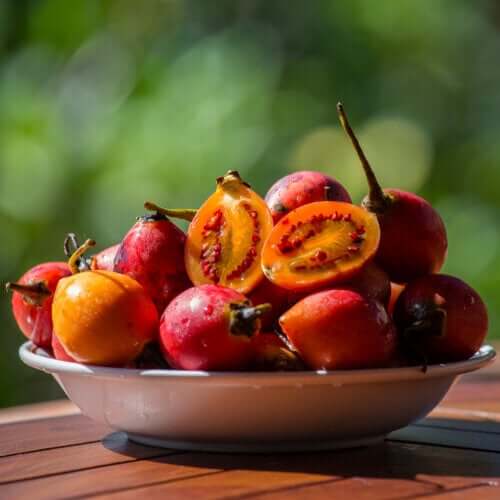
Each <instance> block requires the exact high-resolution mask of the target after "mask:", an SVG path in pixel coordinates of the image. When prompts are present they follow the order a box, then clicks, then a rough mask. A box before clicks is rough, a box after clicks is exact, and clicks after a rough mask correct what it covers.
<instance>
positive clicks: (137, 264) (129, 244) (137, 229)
mask: <svg viewBox="0 0 500 500" xmlns="http://www.w3.org/2000/svg"><path fill="white" fill-rule="evenodd" d="M185 240H186V235H185V234H184V233H183V232H182V231H181V230H180V229H179V228H178V227H177V226H176V225H175V224H173V223H172V222H170V221H169V220H168V219H166V218H159V219H154V218H144V219H141V220H139V221H138V222H137V223H136V224H134V226H133V227H132V228H131V229H130V231H129V232H128V233H127V234H126V235H125V238H124V239H123V241H122V243H121V244H120V246H119V248H118V251H117V252H116V256H115V260H114V266H113V270H114V271H115V272H117V273H122V274H126V275H128V276H130V277H131V278H134V279H135V280H136V281H138V282H139V283H140V284H141V285H142V286H143V287H144V289H145V290H146V292H147V293H148V295H149V296H150V297H151V299H152V300H153V302H154V303H155V305H156V308H157V309H158V312H159V314H162V313H163V311H164V310H165V307H166V306H167V304H169V302H170V301H171V300H172V299H173V298H174V297H176V296H177V295H178V294H179V293H181V292H182V291H184V290H186V289H187V288H188V287H190V286H191V283H190V281H189V279H188V277H187V274H186V269H185V266H184V242H185Z"/></svg>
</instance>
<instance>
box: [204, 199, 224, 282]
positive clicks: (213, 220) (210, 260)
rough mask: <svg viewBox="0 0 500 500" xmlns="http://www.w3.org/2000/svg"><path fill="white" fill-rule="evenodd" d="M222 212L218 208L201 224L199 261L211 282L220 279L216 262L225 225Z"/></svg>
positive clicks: (218, 257)
mask: <svg viewBox="0 0 500 500" xmlns="http://www.w3.org/2000/svg"><path fill="white" fill-rule="evenodd" d="M225 223H226V222H225V218H224V213H223V212H222V210H221V209H220V208H219V209H217V210H216V211H215V212H214V213H213V215H212V216H211V217H210V218H209V219H208V221H207V222H206V223H205V225H204V226H203V231H202V233H201V234H202V243H201V252H200V263H201V270H202V272H203V274H204V275H205V276H206V277H207V278H208V279H209V280H210V281H212V282H213V283H215V284H217V283H218V282H219V281H220V273H219V271H218V270H217V264H218V262H219V261H220V259H221V255H222V243H221V239H222V232H223V230H224V226H225Z"/></svg>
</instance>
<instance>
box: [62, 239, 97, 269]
mask: <svg viewBox="0 0 500 500" xmlns="http://www.w3.org/2000/svg"><path fill="white" fill-rule="evenodd" d="M93 246H95V241H94V240H85V242H84V243H83V245H81V246H79V247H78V248H77V249H76V250H75V251H74V252H73V254H72V255H71V257H70V258H69V260H68V266H69V268H70V270H71V274H77V273H78V272H79V271H80V269H79V268H78V264H79V261H80V257H81V256H82V255H83V254H84V253H85V252H86V251H87V250H88V249H89V248H91V247H93Z"/></svg>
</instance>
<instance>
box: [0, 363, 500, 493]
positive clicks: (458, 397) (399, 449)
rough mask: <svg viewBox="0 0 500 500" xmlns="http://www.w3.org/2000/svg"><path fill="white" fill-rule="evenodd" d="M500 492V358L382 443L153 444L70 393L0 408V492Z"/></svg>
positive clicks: (464, 380)
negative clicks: (87, 412)
mask: <svg viewBox="0 0 500 500" xmlns="http://www.w3.org/2000/svg"><path fill="white" fill-rule="evenodd" d="M88 497H106V498H131V499H136V498H147V499H148V500H151V499H153V498H168V499H171V498H202V499H205V498H223V499H233V498H245V499H250V498H252V499H255V498H265V499H278V498H280V499H284V498H294V499H306V498H307V499H310V498H348V499H354V500H358V499H364V498H369V499H371V500H373V499H389V498H391V499H393V498H394V499H396V498H397V499H410V498H423V497H425V498H438V499H440V500H444V499H462V498H474V499H475V500H479V499H497V500H498V499H500V364H499V363H497V364H496V365H494V366H493V367H492V368H487V369H486V370H484V371H483V372H480V373H478V374H477V375H468V376H465V377H463V378H462V380H461V381H460V382H459V383H458V384H457V385H455V387H454V388H453V389H452V390H451V391H450V393H449V395H448V396H447V397H446V399H445V400H444V401H443V402H442V403H441V405H440V406H439V407H438V408H437V409H436V410H435V411H434V412H433V413H432V414H431V415H430V417H429V418H427V419H425V420H423V421H421V422H419V423H417V424H415V425H411V426H409V427H407V428H405V429H402V430H400V431H398V432H395V433H393V434H392V435H390V436H389V438H388V439H387V441H386V442H385V443H383V444H381V445H378V446H373V447H370V448H360V449H353V450H345V451H335V452H319V453H307V454H299V453H296V454H289V455H279V454H275V455H270V454H265V455H227V454H215V453H191V452H179V451H174V450H164V449H158V448H148V447H144V446H139V445H136V444H133V443H129V442H128V441H127V439H126V437H125V435H124V434H123V433H120V432H112V431H111V430H110V429H108V428H106V427H104V426H102V425H98V424H95V423H93V422H92V421H90V420H89V419H88V418H86V417H84V416H82V415H80V414H79V412H78V410H77V409H76V408H75V407H74V406H73V405H72V404H71V403H70V402H67V401H60V402H54V403H44V404H41V405H30V406H28V407H18V408H13V409H7V410H2V411H0V499H2V500H3V499H5V500H7V499H9V500H10V499H15V500H19V499H23V498H29V499H42V498H47V499H54V498H75V499H76V498H88Z"/></svg>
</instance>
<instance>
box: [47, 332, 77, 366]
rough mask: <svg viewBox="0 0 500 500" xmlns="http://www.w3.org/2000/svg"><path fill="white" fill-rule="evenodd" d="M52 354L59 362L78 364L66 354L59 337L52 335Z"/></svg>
mask: <svg viewBox="0 0 500 500" xmlns="http://www.w3.org/2000/svg"><path fill="white" fill-rule="evenodd" d="M52 354H53V355H54V358H56V359H58V360H59V361H73V362H76V360H75V359H74V358H73V357H71V356H70V355H69V354H68V353H67V352H66V350H65V349H64V347H63V346H62V344H61V342H59V339H58V338H57V335H52Z"/></svg>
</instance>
